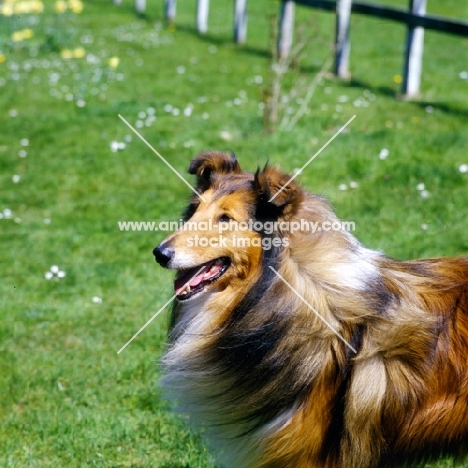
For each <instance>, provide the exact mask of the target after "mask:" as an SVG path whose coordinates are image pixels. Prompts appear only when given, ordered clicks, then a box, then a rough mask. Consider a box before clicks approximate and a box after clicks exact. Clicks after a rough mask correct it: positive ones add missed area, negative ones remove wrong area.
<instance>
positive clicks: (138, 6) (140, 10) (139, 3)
mask: <svg viewBox="0 0 468 468" xmlns="http://www.w3.org/2000/svg"><path fill="white" fill-rule="evenodd" d="M135 11H136V12H137V14H139V15H144V14H145V12H146V0H135Z"/></svg>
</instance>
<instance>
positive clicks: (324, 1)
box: [278, 0, 468, 98]
mask: <svg viewBox="0 0 468 468" xmlns="http://www.w3.org/2000/svg"><path fill="white" fill-rule="evenodd" d="M284 4H289V10H293V9H294V7H295V4H300V5H304V6H307V7H311V8H317V9H321V10H325V11H332V12H335V13H336V35H335V45H336V47H335V74H336V75H337V76H339V77H341V78H347V77H348V76H349V51H350V25H351V13H359V14H363V15H370V16H377V17H380V18H386V19H389V20H393V21H397V22H400V23H404V24H406V25H407V38H406V49H405V57H404V66H403V85H402V86H403V89H402V93H403V95H404V96H406V97H407V98H413V97H416V96H417V95H418V94H419V89H420V84H421V73H422V63H423V62H422V60H423V49H424V30H425V29H432V30H435V31H440V32H444V33H448V34H456V35H460V36H468V22H466V21H455V20H452V19H449V18H442V17H440V16H435V15H428V14H426V0H409V9H408V10H404V9H402V8H394V7H388V6H384V5H379V4H375V3H368V2H365V3H363V2H354V1H352V0H336V1H331V0H283V5H284ZM285 10H286V9H285V8H282V9H281V11H285ZM293 16H294V13H289V14H288V15H283V16H281V17H280V24H279V46H278V51H279V53H282V54H287V53H289V48H288V46H287V44H290V43H291V39H290V37H291V35H292V29H293V23H292V21H291V17H293Z"/></svg>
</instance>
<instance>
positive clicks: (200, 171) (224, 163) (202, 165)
mask: <svg viewBox="0 0 468 468" xmlns="http://www.w3.org/2000/svg"><path fill="white" fill-rule="evenodd" d="M188 171H189V174H195V175H197V177H198V188H199V189H201V190H206V189H208V188H209V187H210V185H211V183H212V182H213V177H214V176H215V175H217V174H240V173H241V172H242V169H241V168H240V166H239V163H238V162H237V158H236V156H235V155H234V154H233V153H223V152H222V151H204V152H203V153H200V154H199V155H198V156H196V157H195V158H194V159H193V160H192V162H191V163H190V167H189V170H188Z"/></svg>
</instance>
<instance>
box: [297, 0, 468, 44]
mask: <svg viewBox="0 0 468 468" xmlns="http://www.w3.org/2000/svg"><path fill="white" fill-rule="evenodd" d="M295 3H297V4H298V5H304V6H309V7H313V8H317V9H319V10H325V11H333V12H334V11H336V1H332V0H295ZM351 11H352V12H353V13H359V14H361V15H369V16H377V17H380V18H386V19H389V20H393V21H398V22H400V23H406V24H407V25H408V26H411V27H413V28H416V27H421V28H424V29H432V30H434V31H440V32H446V33H449V34H456V35H459V36H468V21H455V20H452V19H448V18H443V17H441V16H436V15H429V14H425V15H424V16H422V15H415V14H413V13H411V12H409V11H408V10H405V9H403V8H397V7H388V6H384V5H378V4H376V3H362V2H352V5H351Z"/></svg>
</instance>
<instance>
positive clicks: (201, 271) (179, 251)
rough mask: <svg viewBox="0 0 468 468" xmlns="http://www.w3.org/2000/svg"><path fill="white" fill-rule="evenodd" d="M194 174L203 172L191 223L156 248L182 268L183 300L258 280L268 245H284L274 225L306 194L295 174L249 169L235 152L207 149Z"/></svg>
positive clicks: (162, 260)
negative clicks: (250, 170) (247, 169)
mask: <svg viewBox="0 0 468 468" xmlns="http://www.w3.org/2000/svg"><path fill="white" fill-rule="evenodd" d="M189 173H190V174H194V175H195V176H196V177H197V192H198V194H194V195H192V197H191V199H190V203H189V205H188V207H187V209H186V210H185V213H184V221H185V223H184V225H183V226H182V227H181V228H180V229H179V230H177V231H176V232H174V233H173V234H171V235H170V236H168V237H167V238H166V239H164V240H163V241H162V242H161V243H160V244H159V245H158V247H156V248H155V249H154V251H153V253H154V255H155V257H156V260H157V262H158V263H159V264H160V265H161V266H163V267H165V268H171V269H175V270H177V275H176V279H175V282H174V289H175V293H176V294H177V298H178V299H179V300H180V301H186V300H189V299H191V298H193V297H195V296H199V295H202V294H203V293H205V292H207V291H223V290H224V289H226V288H227V287H229V286H233V287H236V285H237V282H238V281H250V280H251V279H253V278H254V277H255V276H256V273H258V270H259V266H260V264H261V261H262V258H263V257H264V254H265V249H273V248H276V249H278V248H284V245H285V242H284V239H283V238H282V236H281V233H280V232H279V231H278V230H277V229H270V228H272V227H273V224H274V223H275V222H277V223H278V222H281V221H288V220H289V219H291V218H292V217H293V216H294V215H295V213H296V212H297V210H298V208H299V205H300V203H301V202H302V201H303V199H304V198H305V192H304V191H303V190H302V189H301V188H300V187H299V186H298V185H297V184H296V183H295V182H294V181H291V180H290V179H291V177H290V176H289V175H287V174H284V173H282V172H281V171H280V170H278V169H276V168H274V167H269V166H265V168H264V169H263V170H260V169H259V170H257V172H256V173H255V174H251V173H248V172H245V171H243V170H242V169H241V168H240V166H239V163H238V161H237V159H236V157H235V156H234V155H233V154H227V153H222V152H217V151H207V152H204V153H201V154H199V155H198V156H197V157H196V158H195V159H193V160H192V162H191V163H190V167H189ZM265 227H266V229H265Z"/></svg>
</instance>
